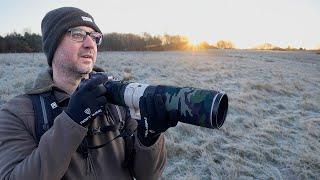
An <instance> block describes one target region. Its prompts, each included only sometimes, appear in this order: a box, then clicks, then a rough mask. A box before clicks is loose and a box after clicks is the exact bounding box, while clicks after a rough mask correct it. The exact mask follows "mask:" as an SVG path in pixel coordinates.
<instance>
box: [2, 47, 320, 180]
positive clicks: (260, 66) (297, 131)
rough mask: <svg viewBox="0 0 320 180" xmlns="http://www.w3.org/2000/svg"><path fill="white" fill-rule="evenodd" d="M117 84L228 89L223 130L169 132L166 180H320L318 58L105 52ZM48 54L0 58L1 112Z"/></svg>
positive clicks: (181, 127)
mask: <svg viewBox="0 0 320 180" xmlns="http://www.w3.org/2000/svg"><path fill="white" fill-rule="evenodd" d="M97 64H98V65H100V66H101V67H103V68H105V69H106V70H107V71H108V72H109V73H110V74H113V75H114V76H115V77H117V78H118V79H126V80H129V81H132V82H140V83H147V84H165V85H175V86H193V87H198V88H204V89H214V90H220V91H225V92H226V93H227V94H228V96H229V99H230V102H229V113H228V116H227V120H226V122H225V124H224V125H223V126H222V128H221V129H220V130H211V129H206V128H200V127H195V126H192V125H186V124H183V123H179V124H178V125H177V127H175V128H171V129H169V130H168V131H167V132H166V133H165V136H166V147H167V150H168V162H167V166H166V169H165V171H164V173H163V177H162V178H163V179H170V180H171V179H317V178H319V177H320V166H319V164H320V158H319V157H320V156H319V152H320V141H319V138H320V78H319V77H320V59H319V55H316V54H312V53H309V52H268V51H267V52H261V51H239V50H230V51H228V50H210V51H200V52H103V53H100V54H99V55H98V60H97ZM46 66H47V65H46V60H45V56H44V55H43V54H0V94H1V98H0V106H1V104H3V103H5V102H6V101H8V100H9V99H10V98H12V97H14V96H15V95H17V94H20V93H22V92H23V91H24V90H25V89H28V88H30V86H31V84H32V81H33V80H34V79H35V77H36V75H37V74H38V72H40V71H41V70H43V69H44V68H46Z"/></svg>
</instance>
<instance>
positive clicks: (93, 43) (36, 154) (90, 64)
mask: <svg viewBox="0 0 320 180" xmlns="http://www.w3.org/2000/svg"><path fill="white" fill-rule="evenodd" d="M41 30H42V37H43V50H44V52H45V55H46V57H47V61H48V64H49V68H48V69H47V70H46V71H45V72H42V73H41V74H39V76H38V78H37V79H36V81H35V83H34V86H33V88H32V90H31V91H29V92H27V94H24V95H20V96H17V97H15V98H13V99H12V100H10V101H9V102H8V103H6V104H5V105H3V107H2V109H1V111H0V179H33V180H34V179H46V180H51V179H132V178H133V177H135V178H136V179H148V180H149V179H158V178H159V177H160V176H161V173H162V172H163V169H164V165H165V162H166V149H165V144H164V137H163V135H162V134H161V132H164V131H166V129H168V128H169V127H171V126H175V125H176V123H177V122H173V123H172V122H171V123H168V122H166V116H165V113H164V108H163V106H164V104H163V101H162V99H161V96H159V95H156V96H154V97H151V96H143V97H142V98H141V99H140V103H141V104H143V105H148V107H147V108H145V107H146V106H143V107H142V106H141V107H140V108H141V114H142V115H143V117H144V119H147V122H145V121H139V123H137V122H136V120H134V119H131V118H130V115H129V113H128V112H127V110H126V109H125V108H123V107H118V106H115V105H112V104H109V103H108V102H107V99H106V97H105V96H104V94H105V93H106V92H105V89H104V88H103V85H102V84H103V83H104V82H105V81H107V80H108V77H107V76H106V75H104V74H103V73H100V74H99V73H96V71H99V68H95V67H94V64H95V61H96V56H97V45H99V44H100V42H101V39H102V34H101V31H100V29H99V28H98V26H97V25H96V24H95V22H94V19H93V18H92V16H91V15H90V14H88V13H86V12H84V11H82V10H80V9H77V8H73V7H63V8H58V9H55V10H52V11H50V12H48V13H47V14H46V16H45V17H44V18H43V20H42V24H41ZM79 84H80V86H79ZM35 98H38V99H40V101H39V102H40V106H41V107H42V109H41V108H39V106H37V105H35V104H36V103H35V102H37V101H35V100H34V99H35ZM39 109H41V110H42V111H39ZM59 110H60V111H59ZM51 111H52V112H51ZM57 112H59V113H57ZM54 113H56V116H53V117H54V119H53V123H52V124H50V123H48V119H49V120H50V116H49V115H50V114H51V115H52V114H54ZM39 117H42V118H39ZM47 117H49V118H47ZM40 120H42V121H41V122H45V124H44V125H42V124H41V123H40ZM43 120H44V121H43ZM145 123H147V124H145ZM39 124H40V125H39ZM119 124H120V125H119ZM169 124H170V125H169ZM102 129H105V130H106V131H102ZM136 129H137V130H136ZM148 129H149V130H152V131H150V133H145V131H146V130H148ZM39 132H40V133H39ZM121 132H126V133H121ZM128 132H129V133H128ZM132 132H134V135H133V136H131V134H132ZM39 134H40V135H39ZM123 134H127V135H128V137H132V138H122V137H120V138H118V137H119V136H122V135H123ZM146 134H148V135H146ZM38 136H39V137H38ZM37 137H38V138H39V140H37ZM123 137H125V136H123ZM127 142H128V143H127ZM130 144H131V145H132V148H131V149H130V147H129V149H130V150H127V149H128V146H130Z"/></svg>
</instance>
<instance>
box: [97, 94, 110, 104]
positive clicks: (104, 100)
mask: <svg viewBox="0 0 320 180" xmlns="http://www.w3.org/2000/svg"><path fill="white" fill-rule="evenodd" d="M96 102H97V104H98V105H99V106H104V105H106V104H107V98H106V97H104V96H101V97H98V98H96Z"/></svg>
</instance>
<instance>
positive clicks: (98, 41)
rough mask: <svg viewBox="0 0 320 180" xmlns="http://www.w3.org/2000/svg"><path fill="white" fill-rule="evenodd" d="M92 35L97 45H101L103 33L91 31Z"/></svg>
mask: <svg viewBox="0 0 320 180" xmlns="http://www.w3.org/2000/svg"><path fill="white" fill-rule="evenodd" d="M90 37H91V38H92V39H93V40H94V41H95V42H96V44H97V45H100V44H101V42H102V34H101V33H99V32H91V33H90Z"/></svg>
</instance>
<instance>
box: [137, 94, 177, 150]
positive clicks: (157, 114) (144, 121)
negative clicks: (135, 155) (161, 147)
mask: <svg viewBox="0 0 320 180" xmlns="http://www.w3.org/2000/svg"><path fill="white" fill-rule="evenodd" d="M139 108H140V115H141V120H140V121H138V138H139V140H140V141H141V143H142V144H143V145H146V146H150V145H152V144H153V143H154V142H155V141H156V140H157V139H158V137H159V135H160V133H162V132H165V131H166V130H167V129H168V128H170V127H174V126H176V125H177V123H178V121H177V120H176V119H174V121H173V122H172V118H170V117H169V115H170V114H169V113H167V111H166V109H165V103H164V101H163V99H162V96H161V95H160V94H155V95H154V96H152V95H146V96H142V97H140V101H139ZM170 119H171V121H170Z"/></svg>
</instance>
